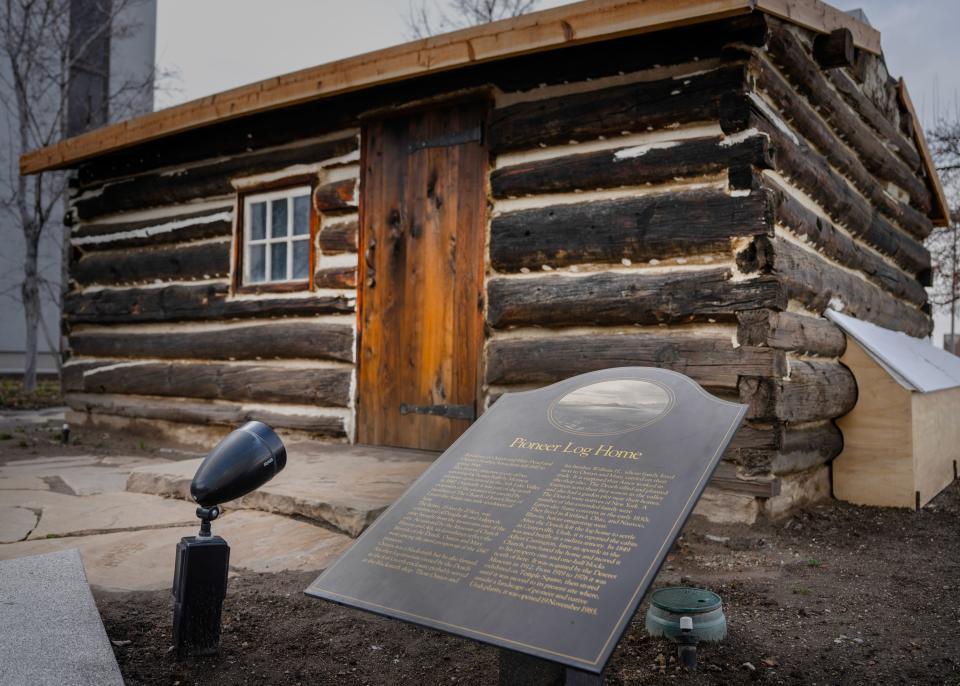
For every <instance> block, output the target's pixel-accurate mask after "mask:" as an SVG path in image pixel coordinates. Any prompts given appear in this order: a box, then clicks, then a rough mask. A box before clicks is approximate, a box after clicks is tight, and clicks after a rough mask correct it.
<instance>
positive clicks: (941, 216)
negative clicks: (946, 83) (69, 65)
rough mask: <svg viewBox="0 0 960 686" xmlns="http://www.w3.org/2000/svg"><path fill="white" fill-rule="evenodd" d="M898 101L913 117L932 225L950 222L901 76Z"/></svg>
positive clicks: (918, 120)
mask: <svg viewBox="0 0 960 686" xmlns="http://www.w3.org/2000/svg"><path fill="white" fill-rule="evenodd" d="M897 91H898V93H899V95H900V102H902V103H903V107H904V108H905V109H906V110H907V113H908V114H909V115H910V118H911V119H913V138H914V140H915V141H916V144H917V148H918V149H919V150H920V157H921V158H922V159H923V167H924V169H925V170H926V172H927V183H928V185H929V186H930V194H931V196H933V208H932V209H931V210H930V219H931V220H932V221H933V225H934V226H947V225H948V224H950V205H949V204H948V203H947V196H946V194H944V192H943V184H942V183H940V174H939V173H938V172H937V166H936V165H935V164H934V163H933V156H932V155H930V148H929V147H928V146H927V139H926V137H925V136H924V135H923V125H922V124H921V123H920V119H919V117H917V111H916V110H915V109H914V108H913V101H912V100H911V99H910V93H908V92H907V84H906V82H905V81H904V80H903V79H902V78H901V79H900V84H899V88H898V89H897Z"/></svg>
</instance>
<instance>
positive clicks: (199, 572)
mask: <svg viewBox="0 0 960 686" xmlns="http://www.w3.org/2000/svg"><path fill="white" fill-rule="evenodd" d="M286 464H287V450H286V448H284V446H283V441H281V440H280V437H279V436H277V434H276V433H274V431H273V429H271V428H270V427H269V426H267V425H266V424H264V423H262V422H247V423H246V424H244V425H243V426H241V427H240V428H239V429H237V430H235V431H233V432H232V433H231V434H230V435H229V436H227V437H226V438H224V439H223V440H222V441H220V443H218V444H217V446H216V447H215V448H214V449H213V450H212V451H211V452H210V454H209V455H207V456H206V458H204V460H203V462H202V463H201V464H200V468H199V469H198V470H197V473H196V474H195V475H194V477H193V482H192V483H191V484H190V495H191V496H192V497H193V499H194V501H196V503H197V504H198V505H199V506H200V507H198V508H197V517H199V518H200V533H199V534H198V535H197V536H186V537H184V538H181V539H180V542H179V543H178V544H177V562H176V567H175V568H174V575H173V597H174V601H175V602H174V607H173V644H174V647H175V648H176V651H177V655H178V656H180V657H191V656H194V655H213V654H215V653H216V652H217V648H218V646H219V645H220V613H221V610H222V609H223V599H224V597H225V596H226V593H227V572H228V568H229V564H230V546H228V545H227V542H226V541H225V540H223V539H222V538H220V537H219V536H214V535H213V534H212V533H211V531H210V523H211V522H212V521H213V520H214V519H216V518H217V517H219V516H220V507H219V506H220V505H221V504H222V503H225V502H228V501H231V500H235V499H236V498H239V497H241V496H243V495H246V494H247V493H249V492H250V491H253V490H255V489H257V488H259V487H260V486H263V484H265V483H267V482H268V481H270V479H272V478H273V477H274V476H276V475H277V474H278V473H279V472H280V470H281V469H283V468H284V466H285V465H286Z"/></svg>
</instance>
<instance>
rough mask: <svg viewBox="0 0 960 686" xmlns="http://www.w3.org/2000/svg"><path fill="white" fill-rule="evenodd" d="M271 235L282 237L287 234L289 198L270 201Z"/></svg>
mask: <svg viewBox="0 0 960 686" xmlns="http://www.w3.org/2000/svg"><path fill="white" fill-rule="evenodd" d="M270 215H271V216H270V221H271V224H270V236H271V237H273V238H281V237H282V236H286V235H287V199H286V198H280V199H279V200H271V201H270Z"/></svg>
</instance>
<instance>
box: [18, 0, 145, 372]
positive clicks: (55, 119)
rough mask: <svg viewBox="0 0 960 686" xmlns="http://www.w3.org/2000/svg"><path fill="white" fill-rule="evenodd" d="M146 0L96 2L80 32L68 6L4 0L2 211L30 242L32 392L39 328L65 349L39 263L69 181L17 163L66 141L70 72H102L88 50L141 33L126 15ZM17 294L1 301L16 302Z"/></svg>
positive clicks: (126, 94)
mask: <svg viewBox="0 0 960 686" xmlns="http://www.w3.org/2000/svg"><path fill="white" fill-rule="evenodd" d="M143 1H144V0H97V3H99V4H97V5H95V6H94V7H92V13H91V14H90V15H89V16H88V15H86V14H84V15H82V16H83V17H84V18H85V19H89V18H90V17H93V20H91V22H90V24H89V25H86V24H85V25H84V26H83V31H82V32H81V31H76V30H74V31H72V30H71V26H70V9H71V1H70V0H0V111H2V114H3V118H4V119H5V120H6V123H7V124H8V129H9V130H10V131H11V134H12V135H11V136H10V137H9V138H10V139H9V141H8V144H7V146H6V149H5V150H2V151H0V154H2V155H3V156H4V159H3V160H2V168H4V171H5V172H7V174H6V175H5V177H4V180H3V183H2V187H0V212H2V216H3V217H4V218H9V221H10V223H11V224H12V225H16V226H18V227H19V229H20V231H21V233H22V234H23V239H24V256H23V259H22V261H21V262H20V264H22V268H23V280H22V282H21V283H20V284H19V285H18V287H17V290H18V293H17V294H16V296H15V297H17V298H18V299H19V300H20V302H21V303H22V306H23V310H24V317H25V320H26V329H27V338H26V342H25V346H24V349H25V351H26V370H25V373H24V387H25V388H26V389H27V390H30V389H32V388H33V387H34V386H35V383H36V357H37V334H38V330H39V332H40V333H41V334H42V335H43V336H44V338H45V339H46V340H47V342H48V343H49V344H50V346H51V348H52V349H54V350H57V349H58V348H59V346H58V345H57V344H56V341H55V339H54V338H53V337H52V336H51V335H50V332H49V331H48V330H47V328H46V323H45V322H44V321H43V317H42V313H41V309H42V306H43V303H44V301H52V302H54V303H57V304H59V301H60V293H59V291H58V289H57V288H56V287H55V286H54V284H53V283H52V282H51V281H49V280H48V279H46V278H45V277H44V274H43V272H44V271H45V270H46V269H47V267H46V266H42V265H40V264H39V257H40V250H39V246H40V240H41V236H43V235H44V233H45V231H47V230H48V228H49V225H50V224H51V223H52V222H51V219H52V218H54V217H55V216H56V215H57V214H58V213H57V208H58V207H59V206H60V204H61V203H62V202H63V197H64V191H65V188H66V177H65V175H64V174H63V173H62V172H45V173H42V174H36V175H34V176H32V177H23V176H20V175H19V170H18V166H17V161H18V160H19V157H20V156H21V155H22V154H24V153H26V152H28V151H30V150H34V149H36V148H41V147H45V146H47V145H50V144H52V143H54V142H55V141H56V140H58V139H59V138H60V137H61V136H62V135H63V133H64V130H65V127H66V118H67V104H68V99H69V98H68V86H69V82H70V78H71V74H72V73H74V72H75V70H77V69H80V68H84V69H86V70H87V71H88V72H90V71H91V70H92V73H97V70H98V69H99V71H101V72H102V71H103V68H102V66H97V65H96V64H93V65H91V64H90V62H91V60H90V51H91V50H92V49H93V48H94V47H95V46H98V45H101V44H102V43H103V42H104V41H105V40H107V39H110V40H113V39H118V38H123V37H128V36H130V35H133V34H135V33H136V32H137V31H138V30H140V28H141V27H139V26H137V25H136V24H134V23H132V22H130V21H127V20H122V19H121V17H122V16H123V15H124V12H126V10H128V9H129V8H131V7H133V6H134V5H137V4H140V3H142V2H143ZM89 9H91V8H88V10H89ZM104 76H109V75H104ZM153 76H154V75H153V74H150V75H148V76H147V77H146V78H143V79H139V78H138V79H135V80H131V81H130V82H129V83H121V84H114V87H113V91H112V92H111V93H109V94H108V96H107V109H108V110H109V109H111V108H114V109H116V110H117V111H119V112H121V113H123V114H127V113H128V110H127V108H128V106H129V103H132V102H134V101H135V100H136V99H137V98H139V97H140V96H141V95H142V94H143V93H144V92H146V90H147V89H149V88H151V87H152V82H153V81H152V79H153ZM11 290H12V289H10V288H8V289H6V290H5V291H3V292H0V296H4V297H10V296H11V293H10V292H9V291H11Z"/></svg>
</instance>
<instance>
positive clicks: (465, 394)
mask: <svg viewBox="0 0 960 686" xmlns="http://www.w3.org/2000/svg"><path fill="white" fill-rule="evenodd" d="M486 111H487V106H486V103H459V104H455V105H446V106H442V107H435V108H431V109H429V110H422V111H418V112H415V113H411V114H407V115H404V116H402V117H397V118H392V119H385V120H380V121H373V122H369V123H367V124H366V125H365V126H364V129H363V136H362V138H363V146H362V158H361V165H362V179H361V203H360V239H361V246H362V251H363V255H362V257H361V277H362V284H361V287H360V294H359V309H360V321H359V326H360V348H359V350H360V359H359V372H358V388H357V400H358V407H357V422H358V426H357V439H358V441H359V442H361V443H371V444H375V445H390V446H399V447H406V448H423V449H428V450H442V449H444V448H446V447H447V446H449V445H450V444H451V443H452V442H453V441H454V440H455V439H456V438H457V437H458V436H459V435H460V434H461V433H463V431H464V430H466V428H467V427H468V426H469V425H470V421H471V418H472V417H473V416H474V414H475V410H476V399H477V395H478V367H479V356H480V351H481V349H482V344H483V272H484V259H483V250H484V245H485V226H486V197H487V193H486V172H487V152H486V149H485V147H484V145H483V140H482V138H483V131H484V119H485V115H486Z"/></svg>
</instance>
